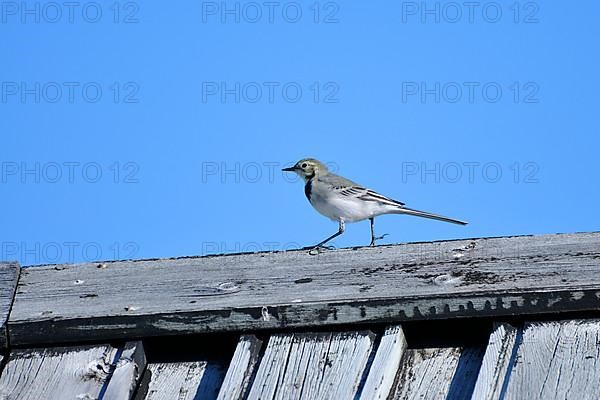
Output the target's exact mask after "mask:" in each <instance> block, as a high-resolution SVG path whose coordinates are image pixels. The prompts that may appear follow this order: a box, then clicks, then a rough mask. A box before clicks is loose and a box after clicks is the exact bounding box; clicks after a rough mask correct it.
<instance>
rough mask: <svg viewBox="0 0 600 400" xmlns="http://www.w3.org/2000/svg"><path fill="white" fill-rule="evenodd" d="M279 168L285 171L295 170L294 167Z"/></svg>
mask: <svg viewBox="0 0 600 400" xmlns="http://www.w3.org/2000/svg"><path fill="white" fill-rule="evenodd" d="M281 170H282V171H286V172H296V167H288V168H282V169H281Z"/></svg>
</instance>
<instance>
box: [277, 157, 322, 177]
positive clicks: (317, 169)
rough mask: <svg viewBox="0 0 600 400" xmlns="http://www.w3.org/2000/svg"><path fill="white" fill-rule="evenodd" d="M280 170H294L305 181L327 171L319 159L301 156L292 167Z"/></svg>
mask: <svg viewBox="0 0 600 400" xmlns="http://www.w3.org/2000/svg"><path fill="white" fill-rule="evenodd" d="M282 171H288V172H295V173H297V174H298V175H300V176H301V177H302V178H303V179H304V180H305V181H308V180H309V179H312V178H313V177H314V176H315V175H319V174H320V173H323V172H327V167H326V166H325V164H323V163H322V162H321V161H319V160H315V159H314V158H303V159H302V160H300V161H298V162H297V163H296V164H294V165H293V166H292V167H289V168H284V169H282Z"/></svg>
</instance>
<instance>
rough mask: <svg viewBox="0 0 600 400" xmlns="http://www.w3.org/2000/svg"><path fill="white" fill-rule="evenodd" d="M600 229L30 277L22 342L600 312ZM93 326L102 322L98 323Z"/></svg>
mask: <svg viewBox="0 0 600 400" xmlns="http://www.w3.org/2000/svg"><path fill="white" fill-rule="evenodd" d="M599 272H600V233H581V234H561V235H543V236H522V237H508V238H491V239H474V240H457V241H447V242H431V243H412V244H403V245H396V246H380V247H374V248H368V247H367V248H359V249H341V250H335V251H324V252H322V253H320V254H318V255H316V256H313V255H310V254H309V253H308V252H307V251H301V250H298V251H288V252H279V253H256V254H238V255H227V256H213V257H211V256H207V257H198V258H183V259H167V260H147V261H132V262H111V263H100V264H99V263H89V264H81V265H60V266H46V267H36V268H27V269H24V270H23V271H22V273H21V279H20V281H19V287H18V292H17V295H16V298H15V302H14V305H13V310H12V313H11V315H10V318H9V322H8V329H9V336H10V338H11V341H12V342H13V343H15V344H37V343H43V342H60V341H66V340H69V341H74V340H77V341H80V340H88V339H95V340H100V339H114V338H127V337H143V336H151V335H173V334H187V333H198V332H207V331H228V330H249V329H252V330H257V329H276V328H281V327H300V326H324V325H332V324H347V323H357V322H388V323H389V322H398V321H405V320H419V319H435V318H453V317H472V316H501V315H514V314H538V313H550V312H552V313H556V312H563V311H580V310H592V309H598V307H600V296H599V295H597V293H598V292H600V273H599ZM91 321H93V324H90V322H91Z"/></svg>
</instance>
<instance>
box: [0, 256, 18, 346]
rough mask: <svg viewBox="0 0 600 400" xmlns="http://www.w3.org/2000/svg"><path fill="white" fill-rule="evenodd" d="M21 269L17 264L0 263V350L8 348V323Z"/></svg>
mask: <svg viewBox="0 0 600 400" xmlns="http://www.w3.org/2000/svg"><path fill="white" fill-rule="evenodd" d="M20 271H21V267H20V266H19V264H18V263H15V262H0V349H5V348H7V347H8V336H7V335H8V334H7V329H6V323H7V321H8V314H9V312H10V309H11V306H12V303H13V298H14V296H15V290H16V288H17V281H18V279H19V273H20Z"/></svg>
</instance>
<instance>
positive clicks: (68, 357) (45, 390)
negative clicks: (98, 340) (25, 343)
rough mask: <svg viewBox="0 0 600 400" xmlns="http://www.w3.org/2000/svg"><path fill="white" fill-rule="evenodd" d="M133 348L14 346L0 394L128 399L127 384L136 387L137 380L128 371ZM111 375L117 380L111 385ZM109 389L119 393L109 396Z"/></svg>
mask: <svg viewBox="0 0 600 400" xmlns="http://www.w3.org/2000/svg"><path fill="white" fill-rule="evenodd" d="M133 349H135V346H132V345H130V344H128V345H126V346H125V349H122V348H116V347H113V346H110V345H94V346H77V347H55V348H36V349H23V350H14V351H12V352H11V353H10V355H9V357H8V362H7V364H6V366H5V367H4V370H3V371H2V375H1V376H0V397H2V398H7V399H20V400H28V399H31V400H39V399H41V398H44V399H96V398H98V397H102V398H119V399H127V398H129V397H127V396H125V395H131V393H132V391H131V390H130V388H131V387H133V388H134V389H135V384H136V383H135V382H133V379H134V375H133V374H129V373H128V372H127V370H129V368H128V367H127V364H128V363H130V361H129V360H128V359H127V357H128V354H129V352H131V350H133ZM132 354H133V353H132ZM121 357H125V359H123V360H122V359H121ZM132 357H133V356H132ZM133 359H139V357H133V358H132V359H131V360H133ZM111 378H115V380H116V381H115V383H114V384H112V385H111V384H110V383H109V382H110V381H111ZM118 389H127V390H118ZM109 392H110V393H112V394H114V395H118V396H117V397H114V396H113V397H111V396H110V395H108V393H109Z"/></svg>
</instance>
